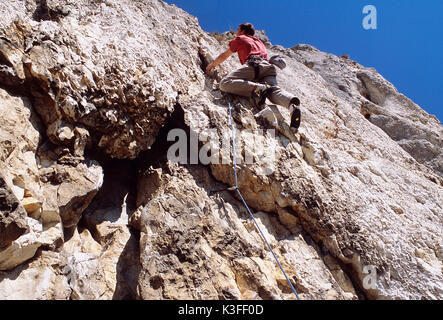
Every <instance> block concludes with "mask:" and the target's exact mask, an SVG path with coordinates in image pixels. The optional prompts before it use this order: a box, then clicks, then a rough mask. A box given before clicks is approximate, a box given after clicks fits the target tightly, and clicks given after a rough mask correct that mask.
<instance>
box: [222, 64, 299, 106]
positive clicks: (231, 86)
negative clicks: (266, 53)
mask: <svg viewBox="0 0 443 320" xmlns="http://www.w3.org/2000/svg"><path fill="white" fill-rule="evenodd" d="M258 68H259V69H258V70H259V72H258V75H257V78H256V77H255V69H254V67H253V66H252V65H250V64H248V63H246V64H245V65H244V66H243V67H241V68H240V69H238V70H236V71H233V72H231V73H230V74H229V75H227V76H226V77H225V78H223V80H222V81H221V82H220V90H221V91H223V92H227V93H232V94H236V95H239V96H243V97H247V98H250V97H251V93H252V92H253V91H254V89H255V88H256V86H257V85H258V84H259V83H266V84H269V85H270V86H273V87H275V89H274V90H272V92H271V94H269V95H268V99H269V100H270V101H271V102H272V103H274V104H278V105H280V106H283V107H286V108H289V105H290V104H291V100H292V99H293V98H295V96H294V95H292V94H290V93H288V92H286V91H284V90H282V89H281V88H280V87H278V82H277V67H276V66H274V65H273V64H271V63H269V62H268V61H266V60H261V61H260V62H258Z"/></svg>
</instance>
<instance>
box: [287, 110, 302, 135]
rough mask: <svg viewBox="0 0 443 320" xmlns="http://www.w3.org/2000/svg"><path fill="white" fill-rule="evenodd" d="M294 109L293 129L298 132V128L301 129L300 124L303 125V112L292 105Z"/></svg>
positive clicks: (292, 117) (292, 116)
mask: <svg viewBox="0 0 443 320" xmlns="http://www.w3.org/2000/svg"><path fill="white" fill-rule="evenodd" d="M291 106H292V108H293V109H294V110H293V111H292V115H291V126H290V127H291V128H294V129H296V130H298V128H299V127H300V123H301V111H300V108H299V107H297V106H295V105H291Z"/></svg>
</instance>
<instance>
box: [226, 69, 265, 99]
mask: <svg viewBox="0 0 443 320" xmlns="http://www.w3.org/2000/svg"><path fill="white" fill-rule="evenodd" d="M254 77H255V71H254V68H253V67H251V66H249V65H244V66H243V67H241V68H240V69H238V70H236V71H233V72H231V73H230V74H229V75H227V76H226V77H225V78H223V80H222V81H221V82H220V90H221V91H223V92H227V93H232V94H236V95H239V96H243V97H247V98H250V97H251V93H252V92H253V91H254V90H255V89H256V88H257V85H258V83H256V82H253V80H254Z"/></svg>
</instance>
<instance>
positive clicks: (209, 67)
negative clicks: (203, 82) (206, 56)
mask: <svg viewBox="0 0 443 320" xmlns="http://www.w3.org/2000/svg"><path fill="white" fill-rule="evenodd" d="M212 69H214V64H213V63H211V64H209V65H208V66H207V67H206V72H209V71H211V70H212Z"/></svg>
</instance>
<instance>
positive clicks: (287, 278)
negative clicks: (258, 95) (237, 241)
mask: <svg viewBox="0 0 443 320" xmlns="http://www.w3.org/2000/svg"><path fill="white" fill-rule="evenodd" d="M228 105H229V117H230V119H231V129H232V148H233V153H234V154H233V157H232V158H233V164H234V178H235V190H236V191H237V193H238V195H239V197H240V199H241V201H242V202H243V204H244V206H245V208H246V210H247V211H248V212H249V215H250V216H251V218H252V220H253V221H254V224H255V227H256V228H257V229H258V231H259V232H260V234H261V236H262V238H263V240H265V242H266V244H267V246H268V248H269V250H270V251H271V253H272V255H273V256H274V259H275V261H277V264H278V266H279V267H280V269H281V271H282V272H283V274H284V275H285V277H286V280H287V281H288V283H289V285H290V286H291V289H292V292H294V294H295V296H296V297H297V299H298V300H300V298H299V296H298V294H297V291H296V290H295V288H294V286H293V285H292V282H291V280H289V277H288V275H287V274H286V272H285V270H284V269H283V267H282V265H281V264H280V261H279V260H278V258H277V256H276V255H275V253H274V250H272V248H271V245H270V244H269V242H268V240H267V239H266V237H265V235H264V234H263V232H262V231H261V229H260V227H259V226H258V223H257V220H255V217H254V215H253V214H252V212H251V210H250V209H249V206H248V204H247V203H246V201H245V199H244V198H243V196H242V194H241V192H240V189H239V188H238V180H237V160H236V155H237V152H236V148H235V131H234V122H233V120H232V108H231V100H229V101H228Z"/></svg>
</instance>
